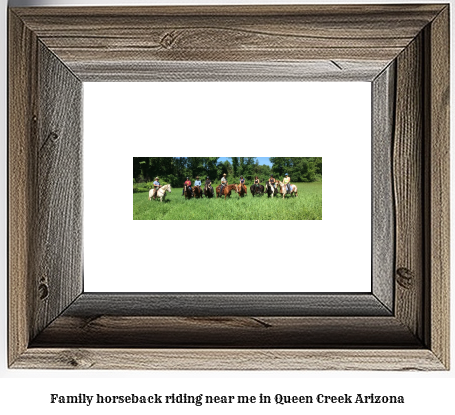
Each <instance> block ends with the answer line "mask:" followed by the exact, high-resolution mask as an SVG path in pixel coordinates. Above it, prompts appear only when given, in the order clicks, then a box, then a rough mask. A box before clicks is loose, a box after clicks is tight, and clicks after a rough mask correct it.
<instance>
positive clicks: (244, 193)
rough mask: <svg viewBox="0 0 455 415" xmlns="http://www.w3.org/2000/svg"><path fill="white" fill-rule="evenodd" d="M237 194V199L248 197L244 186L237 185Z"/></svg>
mask: <svg viewBox="0 0 455 415" xmlns="http://www.w3.org/2000/svg"><path fill="white" fill-rule="evenodd" d="M238 190H239V191H238V193H239V197H243V196H247V195H248V191H247V188H246V186H245V185H244V184H239V185H238Z"/></svg>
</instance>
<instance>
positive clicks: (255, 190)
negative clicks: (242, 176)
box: [250, 184, 264, 197]
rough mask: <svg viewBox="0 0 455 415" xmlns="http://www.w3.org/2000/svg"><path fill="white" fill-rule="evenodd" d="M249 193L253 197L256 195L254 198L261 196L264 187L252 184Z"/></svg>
mask: <svg viewBox="0 0 455 415" xmlns="http://www.w3.org/2000/svg"><path fill="white" fill-rule="evenodd" d="M250 192H251V194H252V195H253V197H254V195H256V196H262V195H263V194H264V186H262V184H258V185H256V184H253V185H252V186H251V187H250Z"/></svg>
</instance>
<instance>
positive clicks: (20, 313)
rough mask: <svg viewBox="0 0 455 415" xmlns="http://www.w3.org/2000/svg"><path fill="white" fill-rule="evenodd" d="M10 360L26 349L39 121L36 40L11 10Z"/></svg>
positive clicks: (9, 123)
mask: <svg viewBox="0 0 455 415" xmlns="http://www.w3.org/2000/svg"><path fill="white" fill-rule="evenodd" d="M8 33H9V40H8V101H9V110H8V135H9V139H8V157H9V161H8V166H9V167H8V170H9V174H8V176H9V177H8V195H9V203H8V211H9V220H8V233H9V248H8V262H9V264H8V272H9V280H8V295H9V297H8V304H9V311H8V327H9V329H8V338H9V342H8V364H9V365H11V364H12V363H13V362H14V361H15V360H16V359H17V358H18V357H19V356H20V354H21V353H23V352H24V351H25V350H26V349H27V345H28V342H29V333H30V326H31V324H32V323H31V322H32V321H33V313H34V310H33V306H31V302H30V295H31V292H33V290H34V287H32V286H31V284H30V279H29V276H30V274H31V272H30V271H31V268H32V267H33V246H32V242H33V237H32V233H33V232H32V207H33V203H34V198H33V189H30V188H31V187H33V186H30V184H31V183H30V180H33V176H34V172H35V169H36V166H34V165H33V162H31V160H35V159H36V157H34V154H33V152H34V145H33V137H34V135H35V133H36V124H37V116H36V113H37V112H36V111H37V103H36V100H37V61H36V45H37V39H36V36H35V34H34V33H33V32H31V31H30V30H29V29H28V28H27V27H26V26H25V25H24V23H23V21H22V20H21V19H20V18H19V17H18V16H17V15H16V14H15V13H14V12H12V11H11V10H10V11H9V15H8Z"/></svg>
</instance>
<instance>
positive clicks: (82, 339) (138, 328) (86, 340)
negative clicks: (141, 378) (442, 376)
mask: <svg viewBox="0 0 455 415" xmlns="http://www.w3.org/2000/svg"><path fill="white" fill-rule="evenodd" d="M69 346H71V347H83V348H87V347H89V348H90V347H114V348H116V347H123V348H145V349H153V348H166V347H170V348H182V349H187V348H192V349H196V350H195V353H197V349H202V348H222V349H225V348H236V349H248V348H255V349H264V348H265V349H267V348H281V349H305V348H315V347H318V348H320V347H325V348H351V349H354V348H355V349H362V348H375V349H380V348H408V349H413V348H422V345H421V343H420V342H419V341H418V340H417V339H416V338H415V336H413V335H412V333H411V332H410V331H409V330H408V329H407V328H406V327H405V326H403V325H402V324H401V323H400V322H399V321H397V320H396V319H395V318H393V317H268V316H250V317H231V316H226V315H225V316H221V317H193V316H190V315H189V316H186V317H154V316H141V317H136V316H135V317H128V316H110V315H106V314H101V315H100V314H98V315H92V316H87V317H72V316H66V315H63V316H61V317H59V318H58V319H57V320H56V321H54V322H53V323H52V324H50V325H49V326H48V327H47V328H46V329H44V330H43V331H42V332H41V333H40V334H39V335H38V336H37V337H36V338H35V339H34V340H33V342H32V343H31V345H30V347H69Z"/></svg>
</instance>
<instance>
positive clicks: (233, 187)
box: [216, 184, 238, 200]
mask: <svg viewBox="0 0 455 415" xmlns="http://www.w3.org/2000/svg"><path fill="white" fill-rule="evenodd" d="M220 188H221V185H219V186H218V187H217V188H216V197H217V198H218V197H221V196H222V195H220ZM232 190H235V193H238V190H237V185H236V184H230V185H228V186H224V189H223V195H224V200H226V196H231V191H232Z"/></svg>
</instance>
